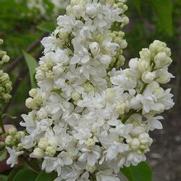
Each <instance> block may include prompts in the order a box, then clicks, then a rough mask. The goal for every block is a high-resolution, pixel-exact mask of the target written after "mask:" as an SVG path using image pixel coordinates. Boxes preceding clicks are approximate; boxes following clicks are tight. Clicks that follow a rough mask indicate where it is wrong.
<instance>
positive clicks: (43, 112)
mask: <svg viewBox="0 0 181 181" xmlns="http://www.w3.org/2000/svg"><path fill="white" fill-rule="evenodd" d="M37 116H38V118H39V119H45V118H47V116H48V113H47V111H46V109H45V108H41V109H40V110H39V111H38V112H37Z"/></svg>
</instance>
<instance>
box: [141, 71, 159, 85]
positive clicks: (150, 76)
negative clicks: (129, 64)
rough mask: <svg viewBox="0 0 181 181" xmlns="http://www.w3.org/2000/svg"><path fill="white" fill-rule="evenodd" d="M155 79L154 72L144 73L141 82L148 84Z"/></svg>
mask: <svg viewBox="0 0 181 181" xmlns="http://www.w3.org/2000/svg"><path fill="white" fill-rule="evenodd" d="M155 78H156V74H155V72H144V73H143V75H142V80H143V82H145V83H147V84H149V83H151V82H153V80H154V79H155Z"/></svg>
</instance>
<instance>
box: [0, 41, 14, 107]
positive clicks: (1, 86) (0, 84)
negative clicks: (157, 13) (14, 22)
mask: <svg viewBox="0 0 181 181" xmlns="http://www.w3.org/2000/svg"><path fill="white" fill-rule="evenodd" d="M1 44H3V40H1V39H0V45H1ZM9 60H10V58H9V56H8V55H7V53H6V52H5V51H3V50H0V110H1V109H2V105H3V104H4V103H6V102H7V101H8V100H9V99H10V98H11V95H10V92H11V90H12V83H11V81H10V78H9V75H8V74H7V73H5V72H4V71H3V70H2V68H3V65H4V64H6V63H7V62H9Z"/></svg>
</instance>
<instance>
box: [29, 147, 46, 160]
mask: <svg viewBox="0 0 181 181" xmlns="http://www.w3.org/2000/svg"><path fill="white" fill-rule="evenodd" d="M30 156H31V157H32V158H37V159H40V158H42V157H43V156H44V151H43V150H42V149H40V148H35V149H34V150H33V153H32V154H31V155H30Z"/></svg>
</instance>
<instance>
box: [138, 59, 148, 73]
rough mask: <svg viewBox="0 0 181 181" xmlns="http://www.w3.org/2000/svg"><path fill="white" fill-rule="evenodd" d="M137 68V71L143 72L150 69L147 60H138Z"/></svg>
mask: <svg viewBox="0 0 181 181" xmlns="http://www.w3.org/2000/svg"><path fill="white" fill-rule="evenodd" d="M138 69H139V71H140V72H142V73H143V72H145V71H147V70H149V69H150V64H149V62H147V61H143V60H142V61H140V60H139V61H138Z"/></svg>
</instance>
